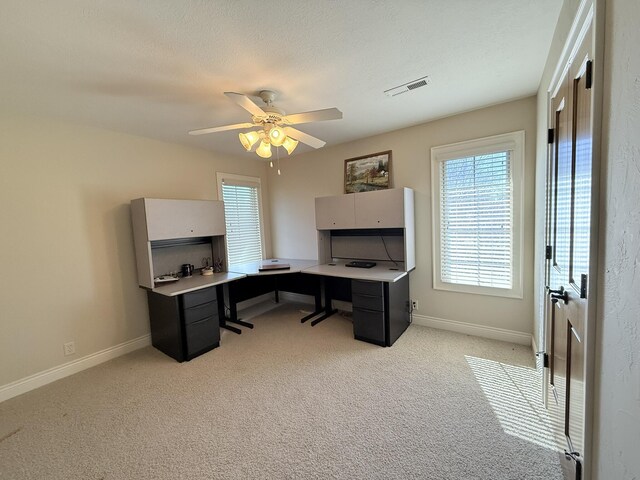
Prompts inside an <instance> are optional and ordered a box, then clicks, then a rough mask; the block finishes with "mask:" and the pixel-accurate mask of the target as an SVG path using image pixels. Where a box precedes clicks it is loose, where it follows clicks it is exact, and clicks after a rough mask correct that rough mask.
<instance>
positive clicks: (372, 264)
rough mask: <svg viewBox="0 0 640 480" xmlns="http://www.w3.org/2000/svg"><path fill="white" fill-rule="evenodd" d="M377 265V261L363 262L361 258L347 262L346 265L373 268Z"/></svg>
mask: <svg viewBox="0 0 640 480" xmlns="http://www.w3.org/2000/svg"><path fill="white" fill-rule="evenodd" d="M375 266H376V262H363V261H360V260H354V261H353V262H349V263H347V264H345V267H355V268H373V267H375Z"/></svg>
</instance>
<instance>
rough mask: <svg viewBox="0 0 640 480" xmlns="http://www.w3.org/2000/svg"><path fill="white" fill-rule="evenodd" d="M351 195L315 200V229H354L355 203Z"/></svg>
mask: <svg viewBox="0 0 640 480" xmlns="http://www.w3.org/2000/svg"><path fill="white" fill-rule="evenodd" d="M353 198H354V195H353V194H352V193H350V194H347V195H336V196H333V197H317V198H316V228H317V229H318V230H332V229H341V228H355V227H356V217H355V203H354V199H353Z"/></svg>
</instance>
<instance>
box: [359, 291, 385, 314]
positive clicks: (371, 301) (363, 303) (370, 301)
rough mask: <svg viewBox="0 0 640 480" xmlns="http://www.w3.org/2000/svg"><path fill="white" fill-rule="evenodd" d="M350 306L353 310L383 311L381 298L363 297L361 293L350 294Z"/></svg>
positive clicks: (374, 296) (375, 296) (373, 296)
mask: <svg viewBox="0 0 640 480" xmlns="http://www.w3.org/2000/svg"><path fill="white" fill-rule="evenodd" d="M351 304H352V305H353V308H364V309H367V310H377V311H379V312H383V311H384V300H383V297H381V296H377V295H365V294H362V293H355V292H354V293H352V294H351Z"/></svg>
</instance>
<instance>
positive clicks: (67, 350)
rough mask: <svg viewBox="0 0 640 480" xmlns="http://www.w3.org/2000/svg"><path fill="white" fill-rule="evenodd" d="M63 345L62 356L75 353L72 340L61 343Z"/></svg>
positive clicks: (74, 345)
mask: <svg viewBox="0 0 640 480" xmlns="http://www.w3.org/2000/svg"><path fill="white" fill-rule="evenodd" d="M63 347H64V356H65V357H66V356H68V355H73V354H74V353H76V344H75V343H74V342H67V343H65V344H64V345H63Z"/></svg>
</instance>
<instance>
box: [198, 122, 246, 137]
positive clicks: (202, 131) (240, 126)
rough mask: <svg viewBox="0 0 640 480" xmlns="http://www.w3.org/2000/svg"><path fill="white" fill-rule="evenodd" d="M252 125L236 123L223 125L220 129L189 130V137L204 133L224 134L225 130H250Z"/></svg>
mask: <svg viewBox="0 0 640 480" xmlns="http://www.w3.org/2000/svg"><path fill="white" fill-rule="evenodd" d="M251 127H253V123H236V124H235V125H223V126H222V127H211V128H201V129H200V130H191V131H190V132H189V135H203V134H205V133H215V132H224V131H226V130H236V129H238V128H251Z"/></svg>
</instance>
